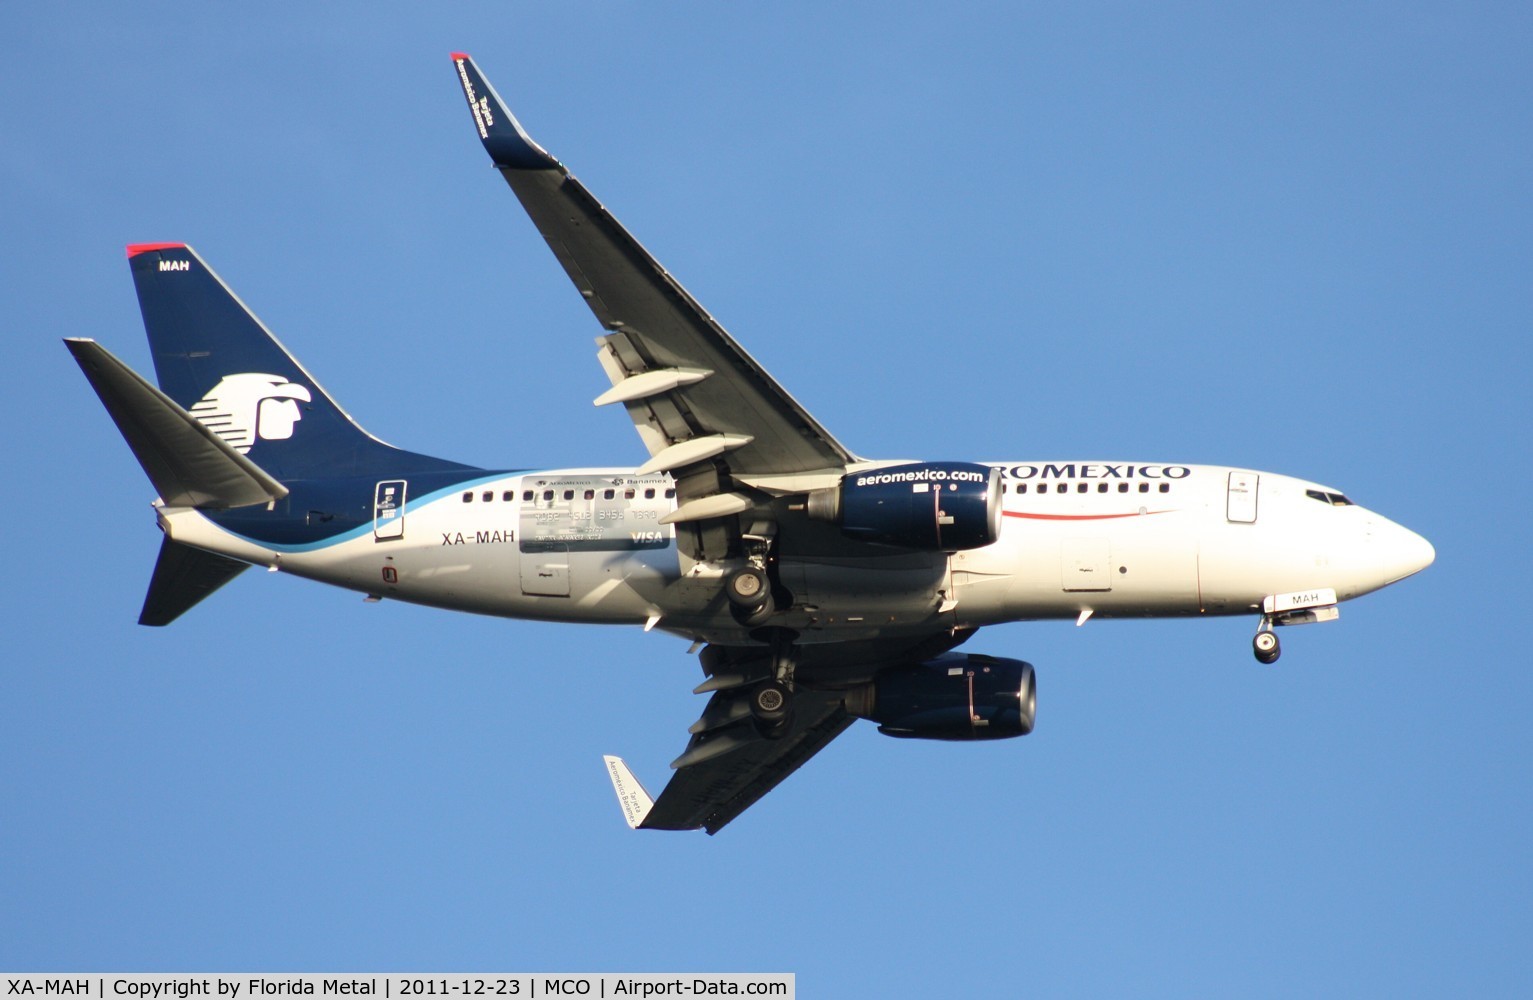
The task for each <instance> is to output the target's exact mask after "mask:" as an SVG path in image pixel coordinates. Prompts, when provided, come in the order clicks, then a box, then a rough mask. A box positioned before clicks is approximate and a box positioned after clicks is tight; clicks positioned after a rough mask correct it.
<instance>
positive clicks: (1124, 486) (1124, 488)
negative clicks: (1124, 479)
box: [1118, 483, 1128, 493]
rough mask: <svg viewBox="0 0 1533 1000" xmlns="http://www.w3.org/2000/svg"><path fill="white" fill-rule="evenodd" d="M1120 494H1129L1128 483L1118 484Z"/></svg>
mask: <svg viewBox="0 0 1533 1000" xmlns="http://www.w3.org/2000/svg"><path fill="white" fill-rule="evenodd" d="M1118 492H1119V493H1127V492H1128V483H1119V484H1118Z"/></svg>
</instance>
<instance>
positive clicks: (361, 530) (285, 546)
mask: <svg viewBox="0 0 1533 1000" xmlns="http://www.w3.org/2000/svg"><path fill="white" fill-rule="evenodd" d="M528 474H529V473H525V472H517V473H511V474H507V473H504V472H501V473H497V474H495V475H492V476H480V477H479V478H477V479H464V480H462V481H460V482H456V483H453V484H452V485H451V486H444V487H442V488H441V489H438V490H434V491H432V492H430V493H427V494H426V495H425V496H423V497H421V498H420V499H411V498H410V497H409V496H408V495H406V497H405V517H406V518H408V517H409V516H410V514H411V512H412V511H415V510H416V509H418V508H420V507H426V506H428V505H430V504H432V503H435V502H436V501H438V500H442V499H445V498H446V497H449V496H453V495H456V494H459V493H462V492H464V491H465V490H468V489H477V488H478V487H480V486H483V485H484V484H486V483H498V482H502V481H504V480H507V479H516V478H520V477H521V476H525V475H528ZM224 530H225V531H228V532H229V534H231V535H233V536H234V537H235V538H242V539H244V540H245V541H247V542H249V543H250V544H252V545H259V546H260V547H261V548H263V549H270V550H271V551H273V552H287V553H293V552H318V551H319V550H321V549H328V548H331V547H333V546H336V545H344V544H345V543H346V542H349V541H352V540H353V539H357V538H362V537H364V536H367V535H371V534H372V533H373V525H372V523H371V522H369V523H367V524H361V525H358V526H357V527H355V528H352V529H351V530H350V531H347V532H343V533H342V534H339V535H332V536H331V537H329V538H322V539H319V540H318V541H313V542H299V543H292V542H267V541H263V540H261V539H259V538H252V537H250V536H249V535H243V534H240V533H239V532H237V531H231V530H230V529H228V528H224Z"/></svg>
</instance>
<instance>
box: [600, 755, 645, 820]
mask: <svg viewBox="0 0 1533 1000" xmlns="http://www.w3.org/2000/svg"><path fill="white" fill-rule="evenodd" d="M602 761H603V763H605V764H606V765H607V777H609V778H611V779H612V790H613V791H614V792H617V803H618V805H620V806H622V807H623V819H625V820H627V821H628V828H629V829H630V830H637V829H638V828H639V826H640V825H641V824H643V822H644V818H645V817H646V816H648V815H649V811H650V809H651V808H653V807H654V805H655V802H654V800H653V799H651V798H650V797H649V793H648V792H646V791H645V790H644V786H643V785H641V784H639V779H638V778H635V777H634V776H633V772H632V771H630V770H629V769H628V765H627V763H625V762H624V760H623V758H621V757H613V756H610V755H605V756H603V757H602Z"/></svg>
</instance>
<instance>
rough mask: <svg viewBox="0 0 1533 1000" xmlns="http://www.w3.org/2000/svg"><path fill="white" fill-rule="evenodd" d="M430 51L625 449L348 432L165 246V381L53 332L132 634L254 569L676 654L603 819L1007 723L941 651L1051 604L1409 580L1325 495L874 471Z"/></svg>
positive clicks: (987, 735) (1002, 466) (352, 428)
mask: <svg viewBox="0 0 1533 1000" xmlns="http://www.w3.org/2000/svg"><path fill="white" fill-rule="evenodd" d="M452 62H453V67H454V70H455V73H456V75H457V79H458V82H459V84H460V85H461V87H462V89H463V92H464V95H465V97H466V98H467V101H468V105H469V110H470V112H471V115H472V119H473V124H474V128H475V130H476V132H477V133H478V136H479V139H480V140H481V142H482V144H483V146H484V149H485V150H486V152H487V153H488V154H489V156H490V160H491V162H492V164H493V166H494V168H495V169H496V170H498V171H499V173H500V174H501V176H502V177H504V179H505V181H506V183H507V184H508V185H509V186H510V188H511V190H512V192H513V193H514V194H515V195H516V197H517V199H518V200H519V201H520V202H521V204H522V207H523V208H524V209H525V210H526V212H527V214H528V215H529V216H530V217H531V219H532V222H533V224H534V225H535V227H536V228H537V230H538V232H539V233H540V234H541V235H542V237H543V238H544V239H545V240H546V241H547V242H548V245H549V247H550V248H551V249H552V250H553V252H554V256H555V257H556V258H557V259H558V261H559V263H560V264H561V265H562V266H563V268H564V270H565V271H566V273H567V274H568V275H569V277H570V280H571V281H572V282H573V283H574V285H575V288H576V290H577V291H578V292H579V293H580V296H581V298H582V299H583V300H584V301H585V303H586V305H587V306H588V307H589V308H590V310H591V311H592V313H594V314H595V316H596V319H597V320H598V322H599V323H600V325H601V327H602V330H603V331H604V332H603V333H602V335H601V336H600V337H598V338H597V341H596V342H597V345H598V360H599V362H600V364H601V367H602V369H603V371H604V372H605V373H606V375H607V378H608V380H609V381H610V383H611V387H610V388H608V389H607V390H605V391H604V392H602V393H601V394H600V395H599V396H597V397H596V399H595V400H594V402H595V404H596V405H598V406H620V407H621V408H622V409H623V410H625V411H626V412H627V414H628V416H629V418H630V420H631V421H632V422H633V425H634V427H635V429H636V430H637V431H638V434H639V439H640V441H641V443H642V444H643V446H644V448H645V450H646V451H647V452H648V456H649V457H648V458H647V459H645V460H644V461H642V462H640V463H639V464H638V465H637V466H634V467H631V468H630V467H625V468H569V469H483V468H477V467H474V466H470V465H465V464H462V463H459V462H453V461H448V460H444V459H440V458H435V457H431V456H428V455H424V454H419V453H416V452H411V451H405V450H402V449H399V448H395V447H393V446H391V445H388V444H385V443H383V442H382V441H380V440H378V439H377V438H374V437H373V436H371V435H370V434H368V433H367V432H366V431H364V430H363V429H362V428H361V426H360V425H359V424H358V423H357V422H356V421H354V420H353V419H352V418H351V417H350V416H349V415H348V414H347V413H346V412H345V411H344V410H342V409H341V408H340V406H339V405H338V404H337V403H336V402H335V400H334V399H333V398H332V397H331V396H330V394H329V393H327V392H326V391H325V390H324V389H323V388H322V387H321V386H320V384H319V382H318V381H317V380H315V378H314V377H313V376H312V375H311V374H310V373H309V372H308V370H307V369H305V368H304V367H303V366H302V365H301V364H299V362H298V361H297V360H296V359H295V358H294V357H293V356H292V355H291V354H290V353H289V352H288V351H287V350H286V348H284V347H283V346H282V345H281V344H280V343H279V342H278V341H277V339H276V338H275V337H274V336H273V335H272V334H271V333H270V331H268V330H267V329H266V328H265V327H264V326H263V325H262V324H261V322H260V320H258V319H257V318H256V317H255V315H254V314H253V313H251V312H250V310H249V309H247V308H246V306H245V305H244V303H243V302H241V301H240V300H239V298H237V297H236V296H235V295H234V293H233V292H232V291H230V290H229V287H228V286H227V285H225V284H224V282H223V281H222V279H220V278H219V277H218V276H217V275H216V274H215V273H214V272H213V270H212V269H211V268H209V267H208V265H207V264H206V263H205V262H204V261H203V259H202V257H201V256H199V255H198V254H197V253H196V252H195V251H194V250H193V249H192V248H191V247H189V246H186V245H184V244H179V243H152V244H133V245H130V246H129V247H128V248H127V253H128V262H129V265H130V268H131V271H132V275H133V281H134V285H135V288H136V290H137V294H138V299H139V304H140V308H141V311H142V313H143V319H144V326H145V329H146V331H147V333H148V337H149V343H150V346H151V349H152V352H153V356H154V366H155V372H156V375H157V385H156V384H151V383H150V382H149V381H148V380H146V379H144V378H143V377H142V376H140V375H138V374H137V373H135V372H134V371H133V370H132V369H130V368H129V367H128V366H127V365H125V364H124V363H123V362H121V361H119V360H118V359H117V358H116V357H114V356H113V355H112V354H110V353H109V352H108V351H106V350H105V349H104V348H103V347H101V346H100V345H98V344H97V343H96V342H95V341H93V340H89V339H79V338H70V339H67V340H66V344H67V346H68V349H69V351H70V352H71V353H72V354H73V356H74V358H75V360H76V361H77V362H78V364H79V366H80V368H81V369H82V371H83V372H84V373H85V376H86V378H87V379H88V380H89V381H90V383H91V385H92V387H93V388H94V389H95V391H96V393H97V395H98V396H99V397H100V398H101V401H102V403H103V404H104V405H105V406H106V409H107V411H108V413H109V415H110V416H111V417H112V419H113V420H114V421H115V422H116V424H117V427H118V429H119V430H120V431H121V432H122V435H123V437H124V438H125V439H126V441H127V443H128V445H129V447H130V448H131V449H132V450H133V452H134V454H135V456H136V457H137V458H138V460H139V462H140V464H142V466H143V468H144V471H145V472H146V473H147V475H148V477H149V479H150V482H151V483H152V485H153V486H154V488H155V490H156V491H157V492H158V497H157V498H156V499H155V501H154V503H153V507H154V511H155V518H156V521H157V523H158V526H159V528H160V529H161V531H162V532H163V534H164V537H163V539H162V541H161V547H160V552H159V558H158V561H157V563H156V565H155V569H154V573H153V576H152V578H151V581H150V584H149V589H148V594H147V596H146V598H145V601H144V605H143V611H142V613H141V615H140V617H139V622H140V623H141V624H144V625H150V626H162V625H167V624H169V623H170V622H172V621H174V620H175V619H176V618H177V617H179V616H180V615H181V614H183V613H184V612H186V611H187V610H189V609H190V608H192V607H193V606H195V605H196V604H197V603H198V602H200V601H202V600H203V599H204V598H206V597H207V596H209V595H210V594H212V593H213V592H214V591H216V590H217V589H218V588H219V587H221V586H223V585H224V584H226V583H228V582H229V581H230V580H231V579H233V578H234V577H235V576H237V575H238V574H239V573H241V572H242V571H243V570H245V569H247V568H248V567H250V566H263V567H266V568H267V569H268V570H271V571H280V572H283V573H290V574H292V575H295V576H299V577H303V578H306V579H311V580H317V581H319V582H322V583H327V584H331V585H333V586H337V587H344V588H347V589H350V590H354V591H359V592H361V593H363V594H365V595H367V599H368V600H382V599H388V600H397V601H409V602H412V603H416V604H423V605H430V606H433V607H439V608H446V609H450V610H456V611H468V612H474V613H478V614H485V615H497V616H502V617H506V618H527V619H539V620H545V621H560V622H580V623H604V624H624V625H640V626H642V627H643V629H644V630H645V631H646V632H647V631H651V630H659V631H661V632H665V633H669V634H673V635H676V636H680V637H683V638H686V639H689V640H691V642H692V644H693V651H694V652H697V651H700V653H699V661H700V663H701V666H702V673H703V680H702V682H701V683H700V684H698V685H697V687H696V688H695V692H696V693H698V694H707V695H708V696H709V697H708V700H707V703H706V705H705V706H704V708H703V709H702V712H701V715H700V717H699V718H698V720H697V721H696V722H695V723H693V724H692V726H691V727H690V729H689V730H688V733H689V739H688V742H687V745H686V748H685V750H684V751H683V752H682V754H681V755H680V756H679V757H677V758H676V760H674V761H673V762H672V763H671V768H672V769H673V772H674V773H673V774H672V776H671V778H670V780H669V781H668V783H667V784H666V785H665V787H664V789H663V790H662V791H661V793H660V795H659V796H658V797H657V798H656V797H651V796H650V794H649V793H648V792H647V791H646V790H645V789H644V787H643V785H642V784H641V783H640V782H639V781H638V780H637V778H636V777H635V776H634V774H633V772H632V770H631V769H630V768H629V767H628V765H627V764H626V763H625V762H624V761H623V760H622V758H620V757H615V756H608V757H605V758H604V762H605V765H606V769H607V773H608V777H609V778H610V780H611V781H612V784H613V788H614V790H615V791H616V793H617V796H618V800H619V804H620V806H621V807H622V811H623V814H624V817H625V819H626V820H627V822H628V825H629V826H630V827H633V828H638V829H663V830H693V829H699V828H701V829H704V830H706V831H707V832H708V833H710V834H713V833H717V832H718V831H719V830H720V829H721V828H722V827H724V826H725V825H726V824H728V823H729V822H731V821H732V820H733V819H735V818H736V817H737V816H739V815H740V813H742V812H743V811H744V810H745V809H747V808H748V807H749V806H751V805H752V804H753V803H755V802H756V801H758V800H759V799H760V798H761V797H762V796H764V795H765V794H767V793H768V792H769V791H771V790H772V789H773V788H774V787H776V786H777V785H778V784H779V783H780V782H781V781H783V780H784V779H785V778H786V777H787V776H788V775H789V774H791V773H792V772H793V771H795V770H796V769H797V768H799V767H800V766H801V765H803V764H804V763H805V762H806V761H808V760H809V759H810V758H811V757H813V756H814V755H815V754H816V753H818V752H819V751H820V750H821V749H823V748H824V747H825V746H826V745H827V744H828V743H830V742H831V741H832V740H833V739H835V738H836V736H837V735H839V734H840V733H841V732H843V731H844V730H846V729H847V728H848V727H849V726H850V725H851V724H852V723H853V722H854V721H856V720H858V719H867V720H871V721H872V722H874V723H875V724H877V726H878V729H879V731H880V732H881V733H885V734H887V735H889V736H894V737H901V738H910V739H936V740H958V741H963V740H990V739H1004V738H1008V737H1016V736H1023V735H1026V734H1027V733H1029V732H1031V731H1032V729H1033V725H1034V720H1035V717H1036V711H1037V682H1036V678H1035V674H1034V670H1033V667H1032V665H1031V664H1030V663H1028V662H1026V661H1023V660H1019V659H1013V658H1008V657H1002V656H993V655H988V654H983V653H974V652H958V651H957V650H958V647H960V646H962V645H963V644H964V643H966V642H967V641H968V640H969V639H970V638H971V637H972V636H973V635H974V633H975V632H977V631H978V630H979V629H981V628H983V627H985V626H986V625H993V624H998V623H1002V622H1014V621H1031V620H1043V619H1066V620H1074V621H1075V622H1076V623H1077V624H1084V623H1085V622H1086V621H1088V620H1089V619H1114V618H1167V617H1182V618H1204V617H1214V616H1228V615H1253V616H1255V617H1256V621H1257V629H1256V633H1255V636H1254V638H1253V640H1252V648H1253V652H1254V653H1255V656H1256V658H1257V659H1258V660H1260V661H1261V662H1263V663H1272V662H1274V661H1276V660H1277V658H1278V656H1279V653H1280V646H1279V641H1278V635H1277V633H1276V629H1277V628H1278V627H1281V626H1292V625H1300V624H1312V623H1318V622H1325V621H1332V620H1335V619H1336V618H1337V617H1338V615H1339V607H1338V606H1339V604H1340V603H1341V602H1343V601H1347V600H1351V599H1353V598H1356V597H1359V596H1361V595H1363V594H1367V593H1370V592H1372V591H1375V590H1378V589H1380V588H1382V587H1386V586H1388V585H1390V584H1392V583H1395V582H1397V581H1399V580H1402V579H1404V578H1406V577H1408V576H1411V575H1412V574H1414V573H1416V572H1419V571H1420V570H1422V569H1424V568H1425V567H1427V566H1428V565H1430V564H1431V563H1432V561H1433V559H1434V558H1435V553H1434V550H1433V548H1432V546H1431V544H1430V543H1429V542H1427V540H1426V539H1424V538H1422V537H1421V536H1420V535H1417V534H1416V533H1414V532H1412V531H1410V530H1408V529H1406V528H1404V527H1402V526H1400V525H1398V524H1395V523H1394V522H1392V521H1390V520H1388V519H1387V518H1385V517H1384V516H1382V515H1380V514H1377V513H1375V512H1373V511H1371V510H1368V509H1365V508H1364V507H1362V506H1360V505H1359V504H1356V503H1354V502H1353V501H1352V500H1351V499H1349V498H1348V497H1347V496H1346V495H1345V494H1343V493H1342V492H1341V491H1340V490H1337V489H1335V488H1333V487H1330V486H1325V485H1322V484H1319V483H1314V482H1309V481H1306V480H1303V479H1297V478H1293V477H1290V476H1285V475H1277V474H1273V473H1270V472H1262V471H1257V470H1254V469H1246V468H1230V467H1223V466H1212V465H1197V464H1185V463H1168V462H1164V461H1109V460H1081V459H1075V460H1048V461H1045V460H1038V459H1027V460H1007V461H981V462H971V461H947V460H940V461H938V460H933V461H925V460H919V461H918V460H884V461H878V460H870V459H866V458H862V457H860V456H859V455H857V454H856V453H854V452H852V451H851V450H849V449H848V448H847V447H846V446H845V445H843V444H842V443H841V442H839V441H838V440H837V439H836V438H835V437H833V436H832V435H831V433H830V432H829V431H828V430H826V428H825V427H823V426H822V425H821V424H820V423H819V422H818V421H817V420H815V418H814V417H813V416H811V415H810V414H809V413H808V412H807V411H806V410H805V409H804V408H803V407H802V406H801V405H800V404H799V403H798V402H797V401H795V400H794V399H793V397H792V396H790V395H789V394H788V393H787V392H786V391H785V390H784V389H783V388H782V387H781V386H780V385H778V383H777V382H776V381H775V380H773V378H772V377H771V376H770V375H769V374H767V372H766V371H765V370H764V369H763V368H762V367H761V365H759V364H758V363H757V362H756V361H755V360H754V359H753V358H752V357H751V356H750V355H749V354H747V353H746V351H745V350H744V349H743V348H742V347H741V346H740V345H739V344H738V343H736V342H735V340H734V339H733V338H732V337H730V335H729V334H728V333H727V332H726V331H725V330H724V328H723V327H722V326H720V325H719V324H718V322H717V321H715V320H714V318H713V317H712V316H711V315H710V314H709V313H708V312H707V311H706V310H704V309H703V308H702V306H700V305H699V304H698V303H697V301H696V300H695V299H693V298H692V296H691V295H690V294H688V292H687V291H686V290H685V289H684V288H682V286H681V285H680V284H679V283H678V282H677V281H676V280H675V278H673V277H672V276H671V274H670V273H669V272H668V271H666V270H665V269H664V268H663V267H661V266H660V264H659V263H657V262H656V261H655V260H654V258H653V257H651V256H650V255H649V253H648V252H646V251H645V249H644V248H643V247H642V246H641V245H640V244H639V243H638V242H637V241H636V240H635V239H634V238H633V237H632V236H631V235H629V233H628V231H627V230H626V229H624V228H623V227H622V225H620V224H619V223H618V221H617V220H616V219H615V218H614V217H613V216H612V214H611V213H610V212H608V211H607V209H606V208H605V207H603V205H602V204H601V203H600V202H598V201H597V200H596V199H595V198H594V197H593V196H592V195H591V194H590V192H589V191H588V190H587V189H586V188H585V186H584V185H582V184H581V183H580V182H579V181H578V180H576V179H575V177H574V176H573V175H571V174H570V172H569V171H568V170H567V169H566V168H565V166H564V165H563V164H562V163H560V162H559V161H558V160H556V159H555V158H554V157H553V156H551V155H550V154H549V153H548V152H546V151H545V150H544V149H543V147H542V146H540V145H538V144H537V143H536V142H535V141H533V139H532V138H531V137H530V136H529V135H528V134H527V132H526V131H525V130H524V129H523V128H522V126H521V124H520V123H519V122H518V121H517V119H516V118H514V117H513V116H512V114H511V113H510V111H509V110H508V109H507V105H506V104H505V102H504V101H502V100H501V98H500V97H499V95H497V94H496V92H495V91H494V89H492V88H491V86H490V84H489V82H488V81H487V80H486V79H485V77H484V76H483V74H482V73H481V72H480V70H479V67H478V66H477V65H476V64H475V62H474V60H473V59H471V58H470V57H469V56H467V55H466V54H463V53H454V54H453V55H452Z"/></svg>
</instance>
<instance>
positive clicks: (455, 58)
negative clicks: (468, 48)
mask: <svg viewBox="0 0 1533 1000" xmlns="http://www.w3.org/2000/svg"><path fill="white" fill-rule="evenodd" d="M467 58H469V54H468V53H467V52H454V53H453V54H452V61H453V62H457V61H458V60H459V59H467Z"/></svg>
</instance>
